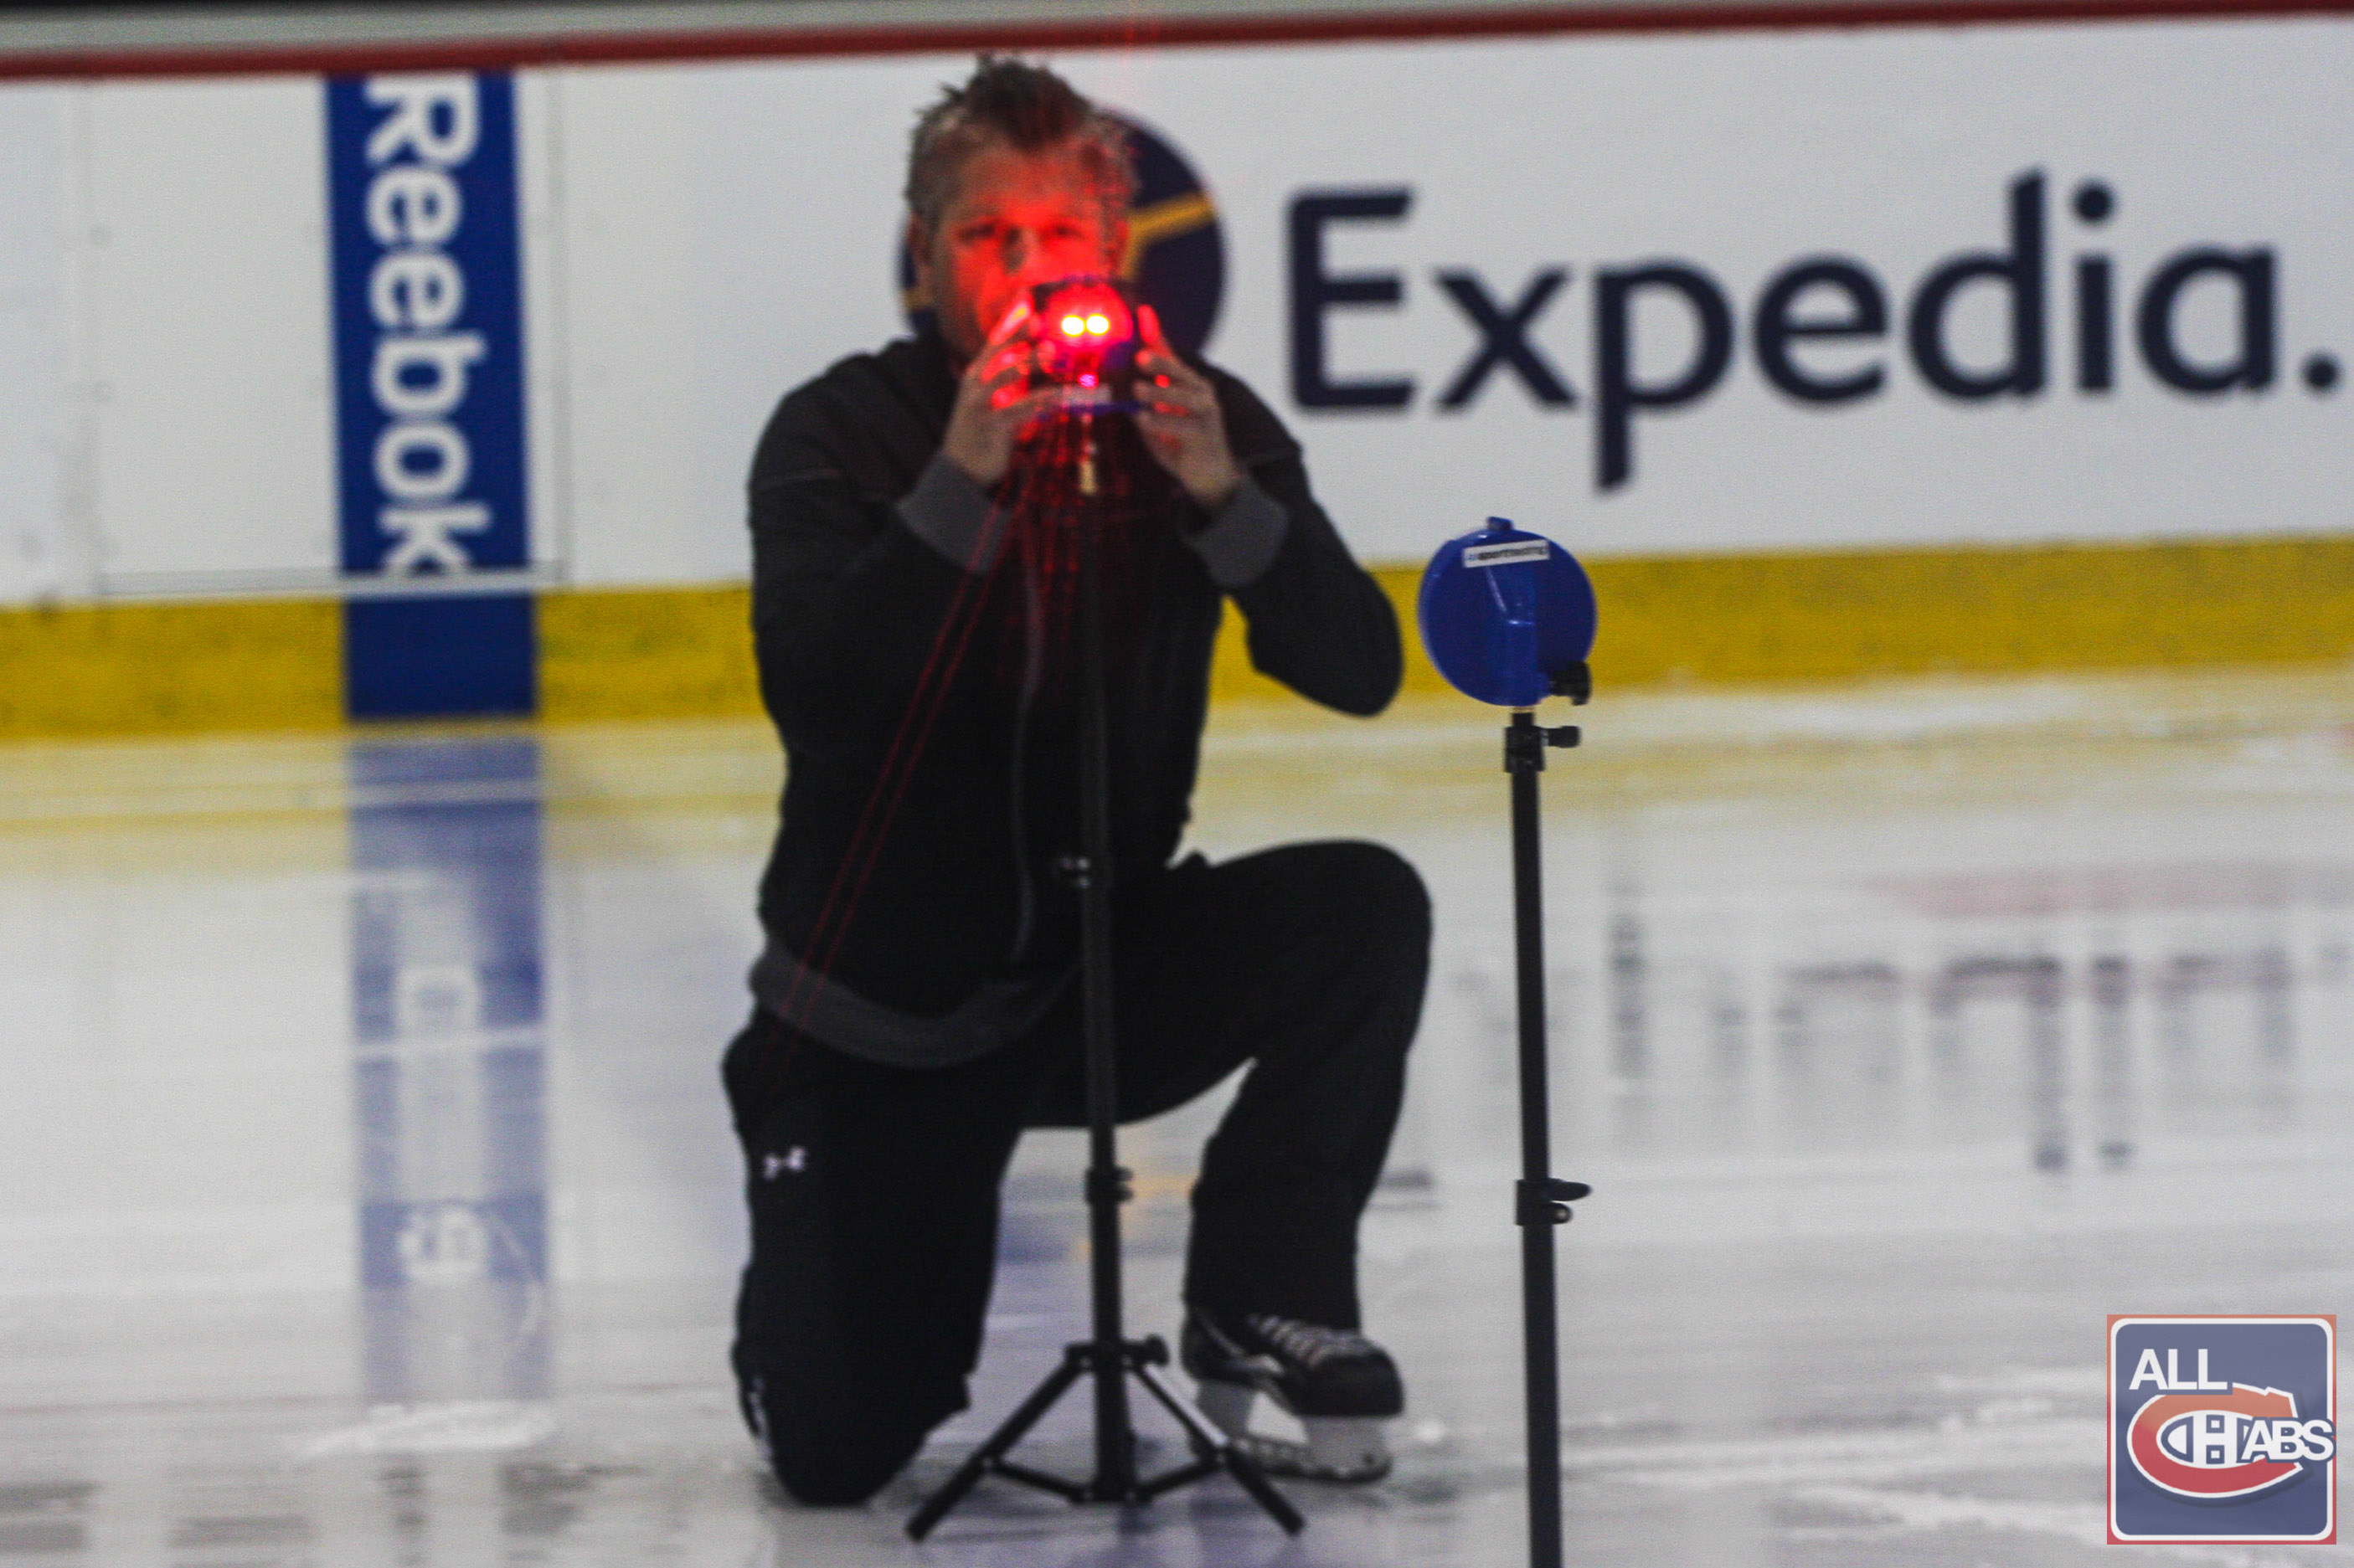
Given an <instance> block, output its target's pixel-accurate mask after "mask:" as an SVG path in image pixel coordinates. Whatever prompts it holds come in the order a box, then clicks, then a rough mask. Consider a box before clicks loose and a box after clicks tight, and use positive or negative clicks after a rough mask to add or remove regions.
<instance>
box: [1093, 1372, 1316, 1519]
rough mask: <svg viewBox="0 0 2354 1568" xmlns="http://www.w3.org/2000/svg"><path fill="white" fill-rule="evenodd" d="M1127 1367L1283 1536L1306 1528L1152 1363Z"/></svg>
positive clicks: (1268, 1483)
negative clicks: (1272, 1521) (1264, 1512)
mask: <svg viewBox="0 0 2354 1568" xmlns="http://www.w3.org/2000/svg"><path fill="white" fill-rule="evenodd" d="M1131 1369H1132V1370H1133V1371H1134V1372H1135V1373H1136V1377H1137V1381H1138V1382H1140V1383H1143V1384H1144V1386H1145V1387H1146V1388H1147V1389H1149V1390H1150V1391H1151V1393H1152V1397H1153V1398H1155V1399H1157V1400H1159V1401H1160V1402H1161V1405H1162V1406H1163V1407H1164V1408H1165V1409H1167V1410H1168V1412H1169V1414H1172V1415H1173V1416H1175V1417H1176V1418H1177V1424H1178V1425H1181V1426H1182V1427H1184V1428H1185V1435H1186V1436H1189V1437H1191V1438H1192V1439H1193V1451H1194V1452H1195V1453H1197V1454H1200V1455H1202V1457H1204V1458H1208V1457H1211V1456H1213V1455H1214V1456H1215V1457H1216V1458H1217V1460H1218V1463H1219V1464H1220V1465H1221V1466H1223V1467H1225V1471H1226V1473H1227V1474H1228V1475H1231V1476H1232V1477H1234V1478H1235V1482H1236V1484H1237V1485H1239V1486H1240V1487H1241V1488H1242V1489H1243V1490H1245V1491H1246V1492H1248V1493H1250V1495H1251V1497H1252V1499H1254V1500H1256V1501H1257V1504H1258V1506H1259V1507H1261V1508H1263V1509H1265V1510H1267V1516H1268V1517H1269V1518H1271V1519H1273V1520H1275V1522H1276V1523H1278V1524H1279V1525H1281V1526H1283V1532H1284V1533H1285V1534H1286V1535H1297V1534H1299V1532H1300V1531H1303V1530H1305V1529H1307V1528H1308V1521H1307V1520H1304V1519H1302V1518H1300V1517H1299V1510H1298V1509H1296V1508H1293V1507H1292V1506H1291V1503H1290V1501H1289V1499H1287V1498H1285V1497H1284V1495H1283V1494H1282V1493H1281V1492H1279V1491H1277V1490H1276V1489H1275V1483H1273V1482H1272V1481H1270V1480H1268V1479H1267V1475H1266V1472H1264V1471H1262V1470H1261V1469H1260V1468H1259V1467H1258V1466H1257V1463H1256V1462H1254V1461H1253V1460H1252V1458H1251V1457H1250V1456H1249V1455H1248V1454H1246V1453H1244V1452H1243V1451H1242V1449H1241V1448H1240V1447H1239V1446H1236V1445H1235V1443H1234V1442H1233V1441H1232V1440H1231V1439H1230V1438H1228V1437H1227V1436H1226V1435H1225V1433H1223V1432H1221V1431H1219V1430H1218V1429H1217V1428H1216V1427H1215V1426H1213V1425H1210V1418H1209V1417H1208V1416H1206V1415H1204V1414H1202V1413H1201V1412H1200V1411H1198V1410H1196V1409H1194V1408H1193V1401H1191V1400H1189V1399H1187V1398H1186V1397H1185V1396H1184V1395H1183V1394H1182V1393H1178V1392H1177V1389H1176V1387H1175V1386H1174V1385H1173V1384H1172V1383H1170V1381H1169V1378H1168V1374H1166V1373H1165V1372H1162V1371H1161V1369H1160V1368H1159V1367H1153V1366H1139V1365H1134V1364H1133V1363H1131Z"/></svg>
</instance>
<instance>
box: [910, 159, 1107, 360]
mask: <svg viewBox="0 0 2354 1568" xmlns="http://www.w3.org/2000/svg"><path fill="white" fill-rule="evenodd" d="M1127 242H1128V226H1127V225H1126V223H1125V222H1117V223H1107V222H1106V221H1105V216H1104V204H1103V197H1102V195H1101V192H1100V191H1099V190H1098V188H1097V185H1095V183H1094V182H1093V181H1092V180H1090V179H1089V177H1088V175H1087V166H1086V164H1083V163H1082V162H1081V161H1080V159H1079V157H1078V155H1077V154H1076V151H1075V150H1074V149H1072V148H1071V147H1070V146H1068V145H1067V144H1066V145H1064V146H1059V147H1048V148H1045V149H1044V150H1042V151H1040V152H1036V153H1020V152H1016V151H1015V150H1014V149H1013V148H1012V147H1009V146H1006V145H1005V144H1004V143H989V144H987V145H985V146H983V147H982V148H981V150H980V151H979V152H977V153H975V154H972V156H971V157H970V158H969V159H967V160H966V161H965V165H964V169H963V171H962V173H961V174H960V176H959V178H958V181H957V193H956V196H955V198H954V199H953V200H951V201H950V202H949V205H948V207H947V209H946V210H945V211H944V212H942V213H941V214H940V221H939V226H938V228H936V229H934V230H933V231H932V232H930V233H928V234H927V233H926V232H924V230H923V229H922V228H921V227H919V226H915V225H911V226H910V228H909V230H908V249H910V250H912V251H913V252H914V254H915V258H916V281H917V284H918V285H919V286H920V287H922V289H923V290H924V291H925V292H926V293H928V295H929V296H930V298H931V301H932V307H933V309H934V310H935V311H936V312H937V313H938V316H939V323H940V334H941V335H942V336H943V337H944V338H946V339H947V340H948V345H949V350H950V351H951V352H952V353H953V354H955V355H956V356H957V357H958V358H960V359H970V358H971V357H972V355H973V354H974V353H975V352H976V351H977V350H978V349H979V348H980V347H981V344H983V343H985V342H987V341H988V338H989V334H990V333H991V331H992V330H994V329H995V327H996V325H997V323H999V322H1000V321H1001V320H1002V319H1003V318H1004V315H1005V313H1006V311H1007V310H1008V309H1010V308H1011V307H1012V306H1013V302H1014V300H1015V299H1016V298H1018V297H1019V296H1020V295H1021V293H1022V292H1023V290H1025V289H1028V288H1029V287H1031V286H1032V285H1033V284H1035V283H1045V282H1051V281H1054V280H1055V279H1057V278H1067V277H1069V276H1070V275H1071V274H1073V273H1075V272H1109V271H1112V270H1115V268H1116V266H1117V264H1118V262H1119V252H1120V250H1121V249H1122V248H1124V247H1125V246H1126V244H1127Z"/></svg>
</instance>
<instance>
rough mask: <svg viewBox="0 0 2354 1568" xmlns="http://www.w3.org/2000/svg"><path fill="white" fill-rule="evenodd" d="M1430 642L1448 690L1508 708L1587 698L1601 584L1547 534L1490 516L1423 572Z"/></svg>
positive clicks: (1425, 636) (1425, 633)
mask: <svg viewBox="0 0 2354 1568" xmlns="http://www.w3.org/2000/svg"><path fill="white" fill-rule="evenodd" d="M1416 609H1417V612H1418V614H1417V618H1418V619H1419V620H1420V621H1421V622H1422V643H1423V646H1424V647H1425V648H1426V649H1428V650H1429V651H1430V660H1431V662H1432V663H1434V664H1436V665H1437V666H1438V673H1440V674H1442V675H1444V676H1446V677H1447V684H1448V685H1450V686H1453V687H1454V688H1455V689H1456V690H1457V691H1458V692H1461V693H1462V694H1464V695H1465V696H1468V697H1475V698H1477V699H1478V700H1479V701H1480V702H1483V703H1492V704H1494V705H1496V706H1498V707H1501V708H1530V707H1534V706H1536V705H1537V704H1538V703H1540V702H1542V701H1543V699H1545V698H1546V697H1553V696H1564V697H1572V698H1577V699H1578V700H1580V701H1582V700H1583V698H1582V697H1579V696H1578V693H1579V691H1580V690H1581V689H1582V688H1581V685H1580V683H1581V681H1582V676H1580V675H1579V674H1578V673H1577V672H1578V671H1579V670H1580V669H1582V668H1583V667H1584V665H1585V656H1586V655H1587V654H1588V653H1590V652H1593V651H1594V628H1595V604H1594V585H1593V584H1592V583H1591V582H1589V581H1587V580H1586V577H1585V567H1581V566H1579V565H1578V564H1577V557H1576V556H1573V555H1571V554H1570V553H1569V552H1568V551H1567V550H1564V549H1563V548H1562V547H1561V546H1558V545H1556V544H1554V543H1553V541H1552V540H1550V539H1548V538H1546V537H1545V536H1544V535H1542V534H1531V533H1528V532H1527V531H1525V530H1523V529H1520V528H1515V527H1513V526H1512V524H1511V522H1510V521H1508V520H1507V519H1505V518H1502V517H1490V518H1489V519H1488V525H1487V526H1486V527H1485V528H1481V529H1478V530H1475V531H1474V532H1472V533H1469V534H1465V535H1462V536H1460V537H1459V538H1454V539H1449V540H1448V541H1447V543H1446V544H1444V545H1442V546H1439V547H1438V553H1437V555H1436V556H1432V557H1431V558H1430V566H1429V567H1428V569H1427V570H1426V571H1425V572H1424V573H1423V574H1422V595H1421V599H1420V600H1419V602H1418V604H1417V606H1416Z"/></svg>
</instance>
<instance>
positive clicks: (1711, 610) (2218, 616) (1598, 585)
mask: <svg viewBox="0 0 2354 1568" xmlns="http://www.w3.org/2000/svg"><path fill="white" fill-rule="evenodd" d="M1586 566H1587V569H1588V570H1589V571H1590V572H1591V573H1592V574H1593V577H1594V587H1595V593H1596V597H1597V598H1598V599H1600V601H1601V607H1602V626H1601V634H1600V636H1599V637H1598V638H1597V639H1596V644H1595V650H1594V675H1595V681H1596V684H1597V685H1599V686H1601V687H1603V688H1605V689H1607V688H1609V687H1612V686H1619V687H1625V686H1639V685H1652V684H1658V683H1668V682H1691V683H1700V684H1707V683H1737V682H1746V681H1809V680H1830V679H1839V678H1843V677H1854V676H1869V675H1905V674H1924V673H1935V672H1944V671H1953V672H1956V673H1958V672H1965V671H1971V672H1999V671H2012V670H2017V671H2027V670H2063V669H2104V668H2130V667H2133V666H2137V665H2151V664H2243V663H2245V664H2255V663H2282V662H2299V661H2319V660H2337V659H2345V658H2349V657H2354V535H2329V536H2323V537H2301V538H2295V539H2256V540H2235V541H2231V542H2224V543H2197V544H2149V545H2042V546H1978V547H1972V548H1967V549H1960V548H1956V549H1941V550H1869V551H1837V552H1834V551H1822V552H1808V553H1805V554H1798V553H1791V554H1785V555H1771V556H1762V555H1761V556H1641V557H1623V558H1619V559H1615V560H1597V561H1590V562H1588V563H1586ZM1376 575H1377V576H1378V577H1380V578H1381V581H1382V586H1383V587H1384V588H1387V589H1388V590H1389V594H1390V599H1391V600H1392V601H1393V602H1394V604H1395V605H1396V606H1397V609H1398V618H1399V620H1400V622H1401V624H1403V625H1404V626H1405V628H1406V629H1407V652H1406V676H1405V683H1406V689H1407V690H1408V691H1441V690H1444V689H1445V687H1446V683H1445V682H1443V681H1441V680H1440V679H1439V676H1438V672H1437V670H1435V669H1433V668H1432V667H1431V664H1430V661H1429V660H1428V659H1427V658H1426V656H1425V655H1424V654H1423V652H1422V648H1421V642H1420V639H1419V638H1417V637H1416V636H1415V635H1414V632H1413V628H1414V624H1415V621H1414V601H1415V593H1416V588H1418V587H1419V585H1420V583H1421V580H1422V569H1421V567H1418V566H1413V567H1381V568H1377V569H1376ZM1212 694H1213V696H1214V698H1215V699H1216V700H1219V701H1237V700H1250V699H1253V698H1262V697H1271V696H1281V695H1283V694H1284V692H1283V688H1282V687H1280V686H1278V685H1277V684H1276V683H1274V682H1272V681H1269V680H1267V678H1266V677H1264V676H1262V675H1260V674H1258V673H1256V672H1254V671H1253V670H1252V669H1251V668H1250V661H1249V656H1248V654H1247V652H1246V649H1245V647H1244V644H1243V624H1242V619H1241V617H1239V616H1236V615H1233V614H1229V615H1228V616H1227V617H1226V620H1225V625H1224V626H1223V627H1222V628H1221V629H1220V630H1219V635H1218V661H1217V665H1216V670H1215V674H1214V684H1213V686H1212Z"/></svg>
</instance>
